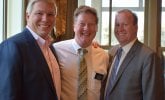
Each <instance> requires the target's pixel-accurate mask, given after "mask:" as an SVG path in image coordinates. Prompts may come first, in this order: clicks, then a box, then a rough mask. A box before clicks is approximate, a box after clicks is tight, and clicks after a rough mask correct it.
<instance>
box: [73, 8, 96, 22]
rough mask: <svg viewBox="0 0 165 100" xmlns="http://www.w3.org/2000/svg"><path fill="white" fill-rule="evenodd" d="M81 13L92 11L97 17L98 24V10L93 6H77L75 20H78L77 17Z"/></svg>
mask: <svg viewBox="0 0 165 100" xmlns="http://www.w3.org/2000/svg"><path fill="white" fill-rule="evenodd" d="M81 13H91V14H93V15H94V16H95V17H96V24H98V16H97V11H96V9H95V8H92V7H89V6H85V5H83V6H80V7H79V8H77V9H76V10H75V11H74V17H73V18H74V21H76V20H77V17H78V15H79V14H81Z"/></svg>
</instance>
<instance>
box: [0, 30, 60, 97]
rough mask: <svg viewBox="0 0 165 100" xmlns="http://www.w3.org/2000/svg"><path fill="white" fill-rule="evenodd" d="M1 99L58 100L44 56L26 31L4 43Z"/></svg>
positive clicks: (0, 50) (0, 46)
mask: <svg viewBox="0 0 165 100" xmlns="http://www.w3.org/2000/svg"><path fill="white" fill-rule="evenodd" d="M0 100H57V95H56V91H55V88H54V85H53V80H52V77H51V73H50V71H49V67H48V65H47V63H46V60H45V58H44V55H43V54H42V51H41V49H40V47H39V46H38V44H37V42H36V40H35V39H34V38H33V36H32V35H31V34H30V31H29V30H28V29H26V28H25V29H24V30H23V32H21V33H19V34H17V35H15V36H13V37H11V38H9V39H7V40H5V41H4V42H2V43H1V44H0Z"/></svg>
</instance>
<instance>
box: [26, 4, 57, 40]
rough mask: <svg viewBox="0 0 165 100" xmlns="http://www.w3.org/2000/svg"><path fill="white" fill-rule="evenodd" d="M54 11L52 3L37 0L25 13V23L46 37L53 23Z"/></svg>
mask: <svg viewBox="0 0 165 100" xmlns="http://www.w3.org/2000/svg"><path fill="white" fill-rule="evenodd" d="M55 13H56V12H55V9H54V5H53V4H49V3H46V2H44V1H39V2H37V3H35V4H34V6H33V8H32V11H31V12H30V13H27V15H26V19H27V24H28V26H29V27H30V28H31V29H32V30H33V31H34V32H36V33H37V34H38V35H39V36H41V37H42V38H46V37H47V36H48V34H49V33H50V32H51V31H52V29H53V27H54V25H55Z"/></svg>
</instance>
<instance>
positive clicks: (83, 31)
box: [74, 13, 97, 48]
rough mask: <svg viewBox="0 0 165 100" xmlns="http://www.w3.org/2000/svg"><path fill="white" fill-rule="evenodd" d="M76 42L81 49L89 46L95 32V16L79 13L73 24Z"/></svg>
mask: <svg viewBox="0 0 165 100" xmlns="http://www.w3.org/2000/svg"><path fill="white" fill-rule="evenodd" d="M74 32H75V40H76V42H77V43H78V44H79V45H80V46H81V47H83V48H85V47H87V46H89V45H90V44H91V43H92V41H93V39H94V37H95V35H96V32H97V23H96V16H94V15H93V14H91V13H81V14H79V15H78V16H77V18H76V20H75V22H74Z"/></svg>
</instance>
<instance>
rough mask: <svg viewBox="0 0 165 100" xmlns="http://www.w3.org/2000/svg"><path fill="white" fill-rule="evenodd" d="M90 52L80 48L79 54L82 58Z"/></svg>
mask: <svg viewBox="0 0 165 100" xmlns="http://www.w3.org/2000/svg"><path fill="white" fill-rule="evenodd" d="M87 52H88V51H87V50H86V49H84V48H80V49H78V53H79V54H80V55H81V56H82V55H85V54H86V53H87Z"/></svg>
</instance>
